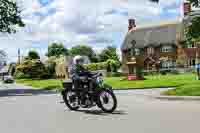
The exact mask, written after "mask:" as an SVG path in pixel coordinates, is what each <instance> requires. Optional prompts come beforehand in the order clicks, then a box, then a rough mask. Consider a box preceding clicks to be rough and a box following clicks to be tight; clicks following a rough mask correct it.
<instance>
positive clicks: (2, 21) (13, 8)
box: [0, 0, 25, 34]
mask: <svg viewBox="0 0 200 133" xmlns="http://www.w3.org/2000/svg"><path fill="white" fill-rule="evenodd" d="M16 26H18V27H24V26H25V24H24V23H23V21H22V19H21V17H20V10H19V8H18V6H17V3H16V2H15V1H13V0H0V32H3V33H9V34H10V33H15V32H16Z"/></svg>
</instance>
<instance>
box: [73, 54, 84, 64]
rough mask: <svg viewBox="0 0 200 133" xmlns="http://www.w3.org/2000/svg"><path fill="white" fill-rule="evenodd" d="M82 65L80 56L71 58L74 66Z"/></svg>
mask: <svg viewBox="0 0 200 133" xmlns="http://www.w3.org/2000/svg"><path fill="white" fill-rule="evenodd" d="M83 63H84V58H83V57H82V56H80V55H77V56H75V57H74V58H73V64H74V65H77V64H79V65H82V64H83Z"/></svg>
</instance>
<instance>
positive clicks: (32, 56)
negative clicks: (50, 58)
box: [27, 50, 40, 60]
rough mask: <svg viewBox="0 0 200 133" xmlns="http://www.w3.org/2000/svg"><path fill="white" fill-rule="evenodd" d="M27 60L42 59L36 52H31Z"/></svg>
mask: <svg viewBox="0 0 200 133" xmlns="http://www.w3.org/2000/svg"><path fill="white" fill-rule="evenodd" d="M27 58H28V59H31V60H32V59H40V56H39V54H38V53H37V52H36V51H34V50H31V51H29V53H28V56H27Z"/></svg>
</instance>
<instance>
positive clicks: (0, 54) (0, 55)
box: [0, 50, 7, 65]
mask: <svg viewBox="0 0 200 133" xmlns="http://www.w3.org/2000/svg"><path fill="white" fill-rule="evenodd" d="M6 58H7V54H6V52H5V51H4V50H0V65H4V63H5V62H6Z"/></svg>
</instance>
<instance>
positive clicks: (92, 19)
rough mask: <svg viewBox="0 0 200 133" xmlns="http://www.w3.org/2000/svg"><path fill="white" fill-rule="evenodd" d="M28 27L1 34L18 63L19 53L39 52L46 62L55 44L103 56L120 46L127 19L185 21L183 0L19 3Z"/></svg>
mask: <svg viewBox="0 0 200 133" xmlns="http://www.w3.org/2000/svg"><path fill="white" fill-rule="evenodd" d="M17 2H18V5H19V7H20V9H21V10H22V12H21V16H22V19H23V21H24V22H25V24H26V26H25V27H24V28H19V29H18V32H17V33H16V34H12V35H8V34H2V33H0V49H3V50H5V51H6V52H7V54H8V60H9V61H16V59H17V53H18V49H19V48H20V50H21V54H22V55H26V54H27V52H28V51H29V50H32V49H34V50H36V51H38V53H39V54H40V56H41V57H42V58H45V53H46V52H47V47H48V45H49V44H50V43H52V42H62V43H63V44H64V45H65V47H67V48H71V47H73V46H76V45H81V44H86V45H89V46H91V47H92V48H93V49H94V50H95V51H97V52H100V51H101V50H102V49H103V48H105V47H106V46H109V45H112V46H115V47H117V49H118V53H119V54H120V46H121V45H122V42H123V39H124V37H125V35H126V33H127V30H128V19H129V18H134V19H135V20H136V25H137V26H140V25H148V24H151V23H160V22H165V21H174V20H178V19H181V17H182V3H183V0H160V2H159V3H152V2H149V1H148V0H17Z"/></svg>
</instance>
